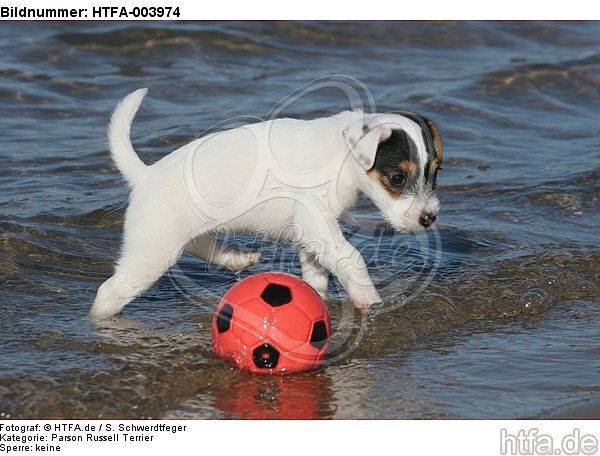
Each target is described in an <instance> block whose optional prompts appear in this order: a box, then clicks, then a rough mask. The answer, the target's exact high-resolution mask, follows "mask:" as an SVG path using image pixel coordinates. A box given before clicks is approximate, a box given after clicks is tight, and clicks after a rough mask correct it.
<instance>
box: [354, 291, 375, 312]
mask: <svg viewBox="0 0 600 456" xmlns="http://www.w3.org/2000/svg"><path fill="white" fill-rule="evenodd" d="M350 300H351V301H352V304H354V307H356V308H357V309H361V310H367V309H369V308H371V307H372V306H374V305H379V304H381V303H382V301H381V298H380V297H379V293H377V290H375V288H361V289H355V290H353V293H352V294H351V295H350Z"/></svg>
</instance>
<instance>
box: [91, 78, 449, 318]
mask: <svg viewBox="0 0 600 456" xmlns="http://www.w3.org/2000/svg"><path fill="white" fill-rule="evenodd" d="M146 92H147V90H146V89H140V90H137V91H135V92H133V93H131V94H130V95H128V96H127V97H126V98H125V99H124V100H123V101H122V102H121V103H120V104H119V105H118V106H117V108H116V109H115V111H114V113H113V115H112V119H111V121H110V125H109V129H108V142H109V147H110V152H111V156H112V159H113V160H114V163H115V164H116V166H117V167H118V168H119V170H120V171H121V173H122V174H123V176H124V177H125V179H127V181H128V183H129V185H130V187H131V196H130V202H129V207H128V208H127V212H126V215H125V227H124V237H123V246H122V252H121V257H120V259H119V261H118V264H117V266H116V270H115V273H114V275H113V276H112V277H111V278H110V279H108V280H107V281H106V282H104V283H103V284H102V286H101V287H100V288H99V289H98V293H97V296H96V299H95V301H94V304H93V306H92V308H91V310H90V317H91V318H93V319H104V318H108V317H110V316H112V315H115V314H117V313H119V312H120V311H121V310H122V309H123V307H125V305H127V304H128V303H129V302H130V301H131V300H133V299H134V298H135V297H136V296H138V295H140V294H141V293H143V292H144V291H145V290H147V289H148V288H149V287H150V286H151V285H152V284H153V283H154V282H155V281H156V280H158V279H159V278H160V277H161V276H162V275H163V274H164V273H165V272H166V271H167V270H168V269H169V268H170V267H171V266H173V265H174V264H175V262H176V261H177V260H178V259H179V257H180V256H181V254H182V253H183V252H184V251H185V252H189V253H191V254H193V255H195V256H197V257H199V258H201V259H203V260H206V261H211V262H214V263H217V264H221V265H223V266H226V267H228V268H230V269H232V270H239V269H244V268H247V267H249V266H251V265H253V264H255V263H256V262H257V261H259V259H260V254H259V253H258V252H237V251H234V250H232V249H229V248H227V247H226V246H223V245H216V242H215V241H214V239H213V236H214V234H215V233H216V232H224V231H226V232H258V233H261V234H266V235H269V236H273V237H277V238H280V239H285V240H289V241H292V242H294V244H295V245H296V246H297V248H298V251H299V255H300V261H301V265H302V278H303V279H304V280H306V281H307V282H308V283H309V284H310V285H312V287H313V288H315V290H317V291H318V292H319V293H320V294H322V295H325V294H326V292H327V282H328V271H331V272H332V273H333V274H334V275H335V276H336V277H337V278H338V279H339V280H340V282H341V283H342V285H343V286H344V288H345V290H346V292H347V293H348V296H349V298H350V299H351V300H352V302H353V303H354V305H355V306H356V307H358V308H367V307H369V306H370V305H371V304H374V303H377V302H380V298H379V295H378V293H377V291H376V290H375V287H374V286H373V282H372V281H371V279H370V277H369V274H368V272H367V269H366V266H365V262H364V260H363V258H362V257H361V255H360V254H359V253H358V251H357V250H356V249H355V248H354V247H353V246H352V245H351V244H350V243H349V242H348V241H347V240H346V239H345V238H344V236H343V234H342V232H341V230H340V228H339V225H338V221H337V220H338V217H339V216H340V215H341V214H342V212H343V211H345V210H347V209H349V208H351V207H352V206H353V205H354V203H355V201H356V198H357V196H358V194H359V192H362V193H363V194H365V195H366V196H368V197H369V198H370V199H371V200H372V201H373V202H374V203H375V204H376V205H377V207H378V208H379V209H380V210H381V211H382V212H383V214H384V216H385V218H386V219H387V220H388V221H389V223H390V224H391V225H392V226H393V227H394V228H396V229H397V230H401V231H404V232H416V231H420V230H423V229H425V228H427V227H429V226H430V225H431V224H433V222H434V221H435V218H436V215H437V211H438V207H439V203H438V200H437V198H436V196H435V194H434V191H435V181H436V174H437V170H438V169H439V167H440V164H441V161H442V145H441V141H440V137H439V134H438V132H437V129H436V127H435V125H434V124H433V122H431V121H430V120H428V119H425V118H423V117H420V116H417V115H415V114H411V113H407V112H401V113H394V114H365V113H362V112H357V111H345V112H341V113H340V114H337V115H334V116H331V117H326V118H319V119H313V120H309V121H303V120H294V119H275V120H269V121H266V122H260V123H256V124H253V125H248V126H243V127H239V128H234V129H230V130H225V131H221V132H217V133H212V134H209V135H207V136H205V137H202V138H199V139H196V140H195V141H193V142H191V143H189V144H188V145H186V146H183V147H181V148H180V149H178V150H176V151H174V152H173V153H171V154H169V155H167V156H166V157H164V158H163V159H161V160H160V161H158V162H157V163H154V164H153V165H151V166H146V165H145V164H144V163H143V162H142V161H141V160H140V159H139V157H138V156H137V154H136V153H135V151H134V149H133V147H132V145H131V140H130V127H131V123H132V122H133V119H134V116H135V113H136V112H137V110H138V108H139V106H140V104H141V102H142V100H143V98H144V96H145V94H146Z"/></svg>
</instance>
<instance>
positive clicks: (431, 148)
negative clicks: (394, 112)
mask: <svg viewBox="0 0 600 456" xmlns="http://www.w3.org/2000/svg"><path fill="white" fill-rule="evenodd" d="M400 114H401V115H403V116H404V117H406V118H408V119H410V120H412V121H413V122H415V123H416V124H417V125H419V127H420V128H421V132H422V134H423V141H424V142H425V147H426V148H427V157H428V158H427V163H426V164H425V173H424V177H425V182H429V174H430V172H431V168H432V165H433V163H434V161H435V160H436V154H435V145H434V143H433V132H432V131H431V129H430V128H429V123H430V122H431V120H429V119H428V118H427V117H423V116H421V115H419V114H415V113H413V112H406V111H403V112H401V113H400ZM436 178H437V170H436V172H435V173H434V175H433V179H432V185H433V189H434V190H435V180H436Z"/></svg>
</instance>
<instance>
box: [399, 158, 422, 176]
mask: <svg viewBox="0 0 600 456" xmlns="http://www.w3.org/2000/svg"><path fill="white" fill-rule="evenodd" d="M398 168H399V169H400V171H402V172H403V173H406V174H408V178H409V179H410V178H413V179H416V178H417V171H418V170H417V165H415V164H414V163H413V162H411V161H410V160H402V161H401V162H400V164H399V165H398Z"/></svg>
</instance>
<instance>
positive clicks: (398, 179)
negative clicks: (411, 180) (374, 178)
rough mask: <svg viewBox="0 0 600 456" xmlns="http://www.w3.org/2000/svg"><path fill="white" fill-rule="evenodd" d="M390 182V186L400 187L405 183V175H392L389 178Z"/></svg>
mask: <svg viewBox="0 0 600 456" xmlns="http://www.w3.org/2000/svg"><path fill="white" fill-rule="evenodd" d="M390 182H391V183H392V185H396V186H398V187H400V186H402V185H404V184H405V183H406V175H405V174H400V173H398V174H392V175H391V176H390Z"/></svg>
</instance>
